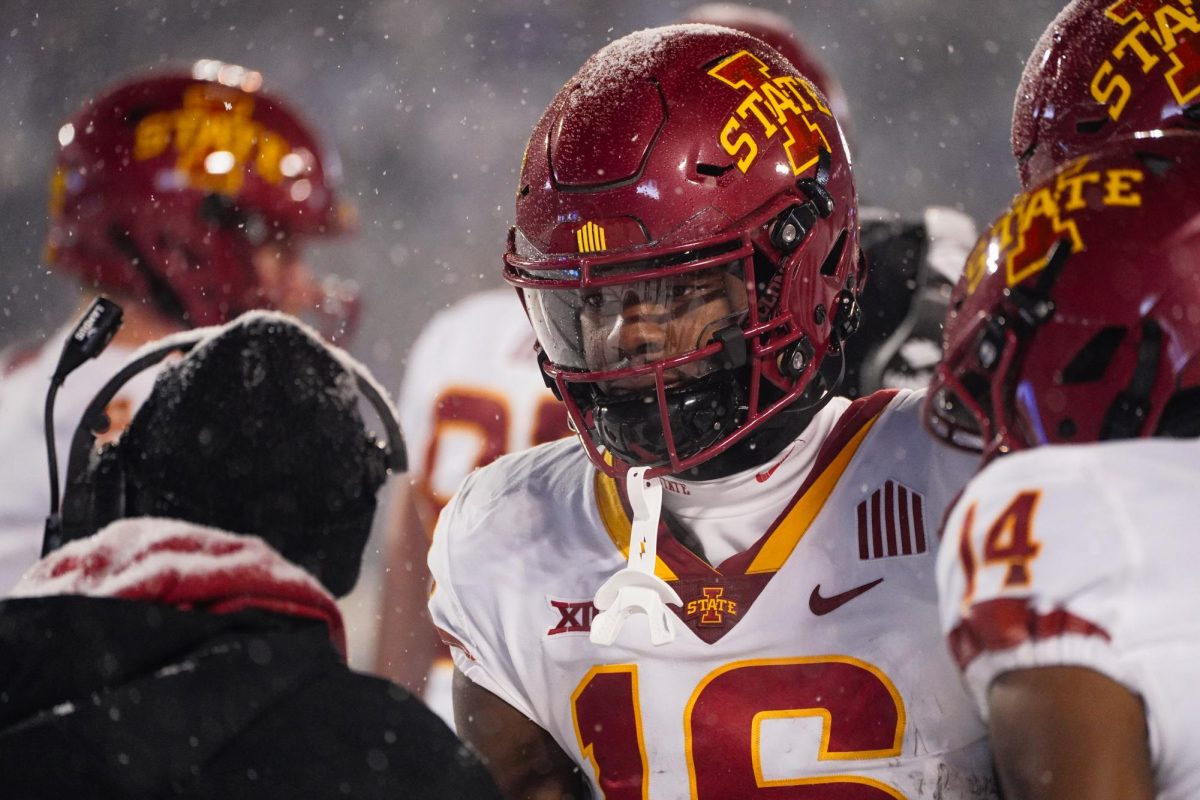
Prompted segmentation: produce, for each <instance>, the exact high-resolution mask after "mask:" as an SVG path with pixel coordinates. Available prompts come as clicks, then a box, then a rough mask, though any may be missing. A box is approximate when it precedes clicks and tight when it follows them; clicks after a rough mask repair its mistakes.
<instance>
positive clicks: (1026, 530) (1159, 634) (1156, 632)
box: [938, 439, 1200, 800]
mask: <svg viewBox="0 0 1200 800" xmlns="http://www.w3.org/2000/svg"><path fill="white" fill-rule="evenodd" d="M1198 517H1200V442H1197V441H1195V440H1168V439H1153V440H1147V439H1139V440H1137V441H1125V442H1105V443H1100V444H1088V445H1071V446H1055V447H1039V448H1037V449H1034V450H1029V451H1024V452H1019V453H1014V454H1012V455H1007V456H1004V457H1003V458H1001V459H999V460H998V461H996V462H994V463H992V464H990V465H988V467H987V468H986V469H984V470H983V471H982V472H980V474H979V475H978V476H976V477H975V478H974V479H972V480H971V482H970V484H969V485H968V487H967V489H966V491H965V492H964V493H963V496H962V498H961V499H960V500H959V501H958V502H957V503H956V504H955V506H954V509H953V511H952V513H951V514H950V515H949V517H948V518H947V520H946V528H945V531H944V533H943V542H942V549H941V555H940V557H939V559H938V584H939V587H940V591H941V606H942V611H941V614H942V627H943V630H944V632H945V633H946V634H947V636H948V637H949V641H950V645H951V649H952V650H953V652H954V655H955V657H956V658H957V660H958V662H959V664H960V666H961V667H962V668H963V670H964V673H965V675H966V679H967V682H968V683H969V685H970V689H971V691H972V693H973V694H974V695H975V699H976V702H977V703H978V704H979V708H980V709H981V710H982V711H983V712H984V713H985V714H986V712H987V692H988V687H989V686H990V685H991V682H992V680H993V679H994V678H995V677H996V676H997V675H999V674H1000V673H1002V672H1006V671H1008V670H1012V669H1020V668H1026V667H1038V666H1063V665H1070V666H1082V667H1088V668H1091V669H1094V670H1096V671H1098V672H1100V673H1102V674H1104V675H1107V676H1109V677H1110V678H1112V679H1113V680H1116V681H1118V682H1120V683H1122V684H1124V685H1125V686H1126V687H1127V688H1128V689H1129V690H1130V691H1132V692H1135V693H1136V694H1138V695H1140V696H1141V698H1142V700H1143V702H1144V704H1145V708H1146V720H1147V723H1148V726H1149V731H1150V750H1151V756H1152V758H1153V763H1154V770H1155V779H1156V781H1157V785H1158V792H1159V794H1158V796H1159V797H1161V798H1180V800H1182V798H1196V797H1200V750H1198V749H1197V748H1196V746H1195V744H1194V743H1193V742H1192V739H1191V734H1192V730H1193V728H1194V727H1195V723H1196V720H1200V697H1198V696H1197V694H1196V692H1195V684H1196V678H1197V677H1198V676H1200V668H1197V666H1196V665H1197V664H1200V584H1198V583H1197V579H1196V559H1197V556H1198V555H1200V548H1198V547H1197V544H1196V537H1195V531H1194V529H1193V528H1192V526H1193V525H1194V524H1195V521H1196V519H1197V518H1198Z"/></svg>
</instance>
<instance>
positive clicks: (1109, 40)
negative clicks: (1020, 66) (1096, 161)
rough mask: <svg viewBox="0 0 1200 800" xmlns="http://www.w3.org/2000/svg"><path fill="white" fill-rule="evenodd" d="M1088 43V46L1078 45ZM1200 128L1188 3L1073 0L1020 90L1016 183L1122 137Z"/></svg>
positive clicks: (1196, 44) (1199, 20) (1197, 60)
mask: <svg viewBox="0 0 1200 800" xmlns="http://www.w3.org/2000/svg"><path fill="white" fill-rule="evenodd" d="M1085 43H1086V44H1085ZM1168 129H1184V130H1200V17H1198V16H1197V10H1196V8H1195V6H1194V4H1193V3H1192V2H1191V0H1073V2H1071V3H1069V4H1068V5H1067V7H1066V8H1064V9H1063V10H1062V11H1061V12H1060V13H1059V15H1058V17H1056V18H1055V20H1054V21H1053V22H1052V23H1050V26H1049V27H1048V28H1046V31H1045V33H1043V34H1042V37H1041V39H1040V40H1039V41H1038V43H1037V46H1036V47H1034V50H1033V54H1032V55H1031V56H1030V57H1029V60H1028V61H1026V62H1025V72H1024V74H1022V76H1021V83H1020V85H1019V86H1018V87H1017V97H1016V102H1015V103H1014V105H1013V127H1012V148H1013V155H1014V156H1015V157H1016V159H1017V166H1018V171H1019V172H1020V175H1021V183H1022V185H1023V186H1029V185H1030V184H1031V183H1033V182H1034V181H1037V180H1040V179H1041V178H1042V177H1044V176H1045V175H1047V174H1049V173H1050V172H1052V171H1053V170H1054V169H1055V168H1056V167H1058V166H1061V165H1062V164H1065V163H1066V162H1068V161H1070V160H1071V159H1073V158H1075V157H1077V156H1080V155H1083V154H1084V153H1087V152H1089V151H1091V150H1094V149H1096V148H1098V147H1100V146H1101V145H1103V144H1104V143H1105V142H1107V141H1109V140H1110V139H1113V138H1115V137H1119V136H1121V135H1127V134H1131V133H1134V132H1137V131H1149V130H1168Z"/></svg>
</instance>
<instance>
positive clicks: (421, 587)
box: [375, 480, 438, 697]
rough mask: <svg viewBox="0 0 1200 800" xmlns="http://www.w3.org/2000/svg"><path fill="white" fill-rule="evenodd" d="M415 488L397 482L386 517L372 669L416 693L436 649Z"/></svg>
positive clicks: (420, 690) (425, 543)
mask: <svg viewBox="0 0 1200 800" xmlns="http://www.w3.org/2000/svg"><path fill="white" fill-rule="evenodd" d="M415 494H416V490H415V489H414V488H413V486H412V485H411V484H410V483H409V482H407V481H403V480H401V481H397V482H396V488H395V493H394V495H393V498H392V503H391V507H390V509H389V512H388V516H387V518H386V526H387V527H386V530H385V532H384V542H385V543H386V544H385V547H386V548H387V555H386V561H385V565H384V576H383V602H382V606H381V608H380V613H379V631H378V636H377V642H378V645H377V650H376V655H375V671H376V673H378V674H379V675H382V676H383V677H385V678H387V679H388V680H391V681H395V682H396V683H398V684H400V685H401V686H404V687H405V688H407V689H408V690H409V691H411V692H413V693H414V694H416V695H417V696H418V697H420V696H421V695H423V694H424V692H425V679H426V676H427V675H428V674H429V668H430V666H431V665H432V664H433V660H434V658H435V657H436V655H437V651H438V638H437V633H436V632H435V630H434V627H433V624H432V623H431V622H430V620H429V610H428V601H429V582H430V580H429V567H428V565H427V563H426V556H427V555H428V550H429V538H428V537H427V536H426V534H425V526H424V524H423V523H422V521H421V518H420V516H419V515H418V513H417V504H416V502H415Z"/></svg>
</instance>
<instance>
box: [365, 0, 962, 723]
mask: <svg viewBox="0 0 1200 800" xmlns="http://www.w3.org/2000/svg"><path fill="white" fill-rule="evenodd" d="M679 21H680V22H683V23H705V24H711V25H722V26H724V27H727V28H733V29H735V30H740V31H743V32H745V33H749V34H751V35H752V36H757V37H758V38H759V39H762V40H763V41H764V42H766V43H767V44H769V45H771V46H772V47H774V48H775V49H776V50H778V51H779V52H780V54H782V55H783V56H784V57H785V58H787V59H788V61H790V62H791V63H792V65H793V66H795V67H796V68H797V70H798V71H799V72H800V73H801V74H802V75H805V76H806V77H808V78H809V79H810V80H812V82H813V83H815V84H816V85H817V88H818V89H820V90H821V92H822V93H823V94H824V96H825V98H826V101H827V104H828V106H829V109H830V111H832V112H833V115H834V117H835V118H836V119H837V120H838V121H839V123H840V124H841V125H842V127H843V129H845V128H847V120H848V119H849V107H848V103H847V100H846V93H845V92H844V91H843V89H842V86H841V84H840V82H839V81H838V80H837V79H836V78H835V77H834V76H833V74H832V73H830V72H829V71H828V70H826V69H825V68H824V66H823V65H822V64H821V63H820V61H819V60H818V59H817V58H816V57H815V56H814V54H813V53H812V52H811V50H810V49H809V48H807V47H805V46H804V45H803V43H802V42H801V41H800V39H799V37H798V36H797V35H796V32H795V30H794V28H793V26H792V25H791V23H790V22H788V20H787V19H785V18H784V17H783V16H781V15H779V14H776V13H774V12H771V11H767V10H765V9H758V8H751V7H749V6H744V5H737V4H734V3H707V4H704V5H700V6H696V7H695V8H692V9H690V10H689V11H688V12H687V13H686V14H685V15H684V16H683V17H682V18H681V19H680V20H679ZM864 213H865V214H867V215H869V219H861V220H860V230H861V234H860V235H861V244H862V247H863V250H864V252H865V253H866V255H867V259H868V262H869V263H870V264H871V280H870V281H868V282H867V285H866V287H864V288H863V289H862V296H861V300H862V306H863V309H864V310H863V313H862V322H861V324H860V327H859V330H858V332H857V333H856V334H855V336H854V337H853V338H852V339H851V340H850V341H849V342H848V343H847V344H846V353H845V362H846V363H845V376H844V378H843V379H842V381H841V383H840V384H839V392H840V393H841V394H844V395H846V396H848V397H851V398H855V397H859V396H862V395H868V394H871V393H872V392H873V391H876V390H877V389H880V388H883V387H885V386H886V387H907V388H919V387H922V386H924V385H925V384H926V383H928V380H929V377H930V375H931V374H932V370H933V366H934V365H935V364H936V363H937V360H938V358H939V357H940V356H941V321H942V318H943V317H944V316H945V312H946V303H947V300H948V298H949V296H950V290H951V288H952V287H953V286H954V282H955V281H956V280H957V278H958V275H959V273H960V272H961V270H962V265H963V263H964V262H965V261H966V257H967V254H968V253H969V252H970V250H971V247H972V246H973V245H974V243H975V239H976V233H975V225H974V222H973V221H972V220H971V219H970V218H969V217H967V216H966V215H965V214H962V213H961V212H958V211H956V210H954V209H952V208H941V207H934V208H929V209H926V210H925V212H924V214H923V216H922V219H921V220H920V221H913V220H905V219H902V218H901V217H900V216H899V215H898V214H893V213H889V212H887V211H885V210H883V209H870V210H864ZM485 320H486V322H484V321H485ZM481 323H482V324H483V326H484V327H485V328H486V329H487V330H489V331H494V332H495V334H494V335H492V336H489V337H487V339H486V340H485V341H483V342H480V341H479V339H478V337H476V336H474V335H472V333H473V331H474V330H476V329H478V327H480V325H481ZM523 340H527V341H528V345H529V346H528V347H526V344H525V341H523ZM515 342H520V344H519V345H514V343H515ZM532 342H533V339H532V333H531V332H530V330H529V324H528V321H527V320H526V317H525V314H524V312H523V311H522V310H521V308H520V304H519V303H518V301H517V299H516V298H515V297H513V294H512V292H511V291H508V290H494V291H492V292H486V293H480V294H478V295H476V296H472V297H470V298H468V299H467V300H465V301H462V302H460V303H457V304H455V305H454V306H453V307H451V308H449V309H447V310H445V311H443V312H440V313H439V314H438V315H437V317H435V319H434V321H432V322H431V323H430V324H429V326H428V327H427V328H426V329H425V330H424V331H423V332H422V335H421V336H420V337H419V338H418V339H417V342H416V343H415V344H414V345H413V349H412V351H411V355H410V356H409V367H408V370H407V377H406V378H405V381H404V383H403V386H402V389H401V392H400V402H399V404H400V410H401V415H402V416H403V417H404V429H405V431H407V432H408V436H409V445H410V448H411V449H412V450H413V452H414V453H416V454H418V458H419V460H417V461H416V462H415V463H414V464H413V465H412V470H411V472H410V483H411V491H405V490H404V489H399V490H398V491H397V493H396V494H395V496H394V498H393V503H392V511H391V513H390V516H389V519H390V524H389V526H388V538H389V540H390V541H389V548H388V551H389V561H388V567H387V573H386V574H387V579H386V580H385V582H384V594H383V612H382V614H381V616H380V625H379V634H378V652H377V659H376V669H377V671H378V672H379V673H380V674H382V675H385V676H386V677H388V678H391V679H392V680H395V681H397V682H398V683H402V684H404V685H406V686H408V687H409V688H410V689H411V690H412V691H414V692H417V693H421V692H423V695H424V698H425V700H426V702H428V703H429V704H430V705H431V706H432V707H434V708H435V709H437V710H439V711H440V712H441V713H443V715H444V716H445V717H446V719H447V721H452V716H453V715H452V713H451V711H450V687H449V681H448V678H449V676H450V674H451V670H452V665H451V662H450V653H449V651H448V650H446V649H445V647H444V646H439V644H438V640H437V638H436V635H435V633H434V631H433V628H432V626H430V625H429V623H428V615H427V613H426V610H425V603H426V599H427V594H428V593H427V591H426V586H427V583H428V580H427V569H426V566H425V554H426V550H427V548H428V541H429V536H430V535H431V534H432V531H433V525H434V523H435V522H436V520H437V513H438V512H439V511H440V510H441V508H442V507H443V506H444V505H445V503H446V501H447V500H448V499H449V497H450V495H451V494H452V493H453V490H454V489H456V488H457V487H458V485H459V484H460V483H461V482H462V479H463V478H465V477H466V476H467V474H469V473H470V472H471V470H473V469H475V468H477V467H480V466H483V465H484V464H487V463H490V462H491V461H492V460H494V459H495V458H497V457H499V456H500V455H503V454H504V453H509V452H516V451H518V450H521V449H524V448H526V447H530V446H532V445H534V444H538V443H540V442H544V441H550V440H551V439H554V438H559V437H561V436H565V435H567V434H568V433H569V431H568V429H567V426H566V410H565V408H563V407H562V406H561V404H558V403H556V402H555V400H554V397H553V395H552V394H550V392H549V391H548V390H547V389H545V388H544V386H543V381H542V378H541V374H540V372H539V371H538V370H537V367H536V364H535V363H534V362H532V361H531V360H530V359H529V358H528V353H527V352H522V351H521V348H524V349H525V350H530V349H531V348H532ZM481 347H485V348H488V349H487V350H486V351H485V352H481V351H480V348H481ZM530 432H532V435H530ZM419 454H424V456H423V457H420V455H419ZM431 665H432V669H431Z"/></svg>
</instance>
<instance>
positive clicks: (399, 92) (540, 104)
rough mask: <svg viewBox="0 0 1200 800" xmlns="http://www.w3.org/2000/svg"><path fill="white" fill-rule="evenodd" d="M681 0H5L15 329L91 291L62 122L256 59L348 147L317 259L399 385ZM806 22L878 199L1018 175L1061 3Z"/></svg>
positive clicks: (820, 3) (796, 14)
mask: <svg viewBox="0 0 1200 800" xmlns="http://www.w3.org/2000/svg"><path fill="white" fill-rule="evenodd" d="M689 5H690V4H689V3H685V2H681V0H668V1H667V2H648V1H647V0H591V2H585V1H584V0H543V1H542V2H534V1H533V0H488V1H486V2H482V1H480V2H477V1H476V0H375V1H374V2H359V3H336V2H330V0H285V1H283V2H280V1H278V0H244V1H238V0H228V1H226V2H208V1H207V0H192V1H191V2H167V0H156V1H153V2H152V1H148V0H108V2H93V1H92V0H0V64H2V67H0V69H2V70H3V73H2V74H3V77H4V79H3V80H2V81H0V269H2V270H3V273H2V274H3V278H2V279H0V347H4V346H6V345H8V344H11V343H12V342H14V341H15V340H18V339H28V338H38V337H42V336H45V335H47V333H49V332H50V331H52V330H54V329H55V328H57V327H58V326H60V325H61V324H62V323H63V321H64V320H65V318H66V317H67V316H68V315H69V313H70V311H71V309H73V308H74V305H75V302H76V299H75V297H74V296H73V295H72V293H71V290H70V285H69V283H67V282H66V281H64V280H62V279H61V278H59V277H58V276H55V275H50V274H47V273H46V270H45V269H44V268H43V267H42V266H41V265H40V264H39V259H40V256H41V248H42V236H43V234H44V231H45V206H46V194H47V187H48V176H49V174H50V169H51V164H52V155H53V147H54V146H55V144H56V141H55V133H56V131H57V130H58V127H59V125H60V124H61V123H62V122H63V120H65V118H66V117H68V116H69V115H70V114H71V113H73V112H74V111H75V110H76V109H77V108H78V107H79V106H80V105H81V104H82V103H83V101H84V100H85V99H86V98H87V97H88V96H89V95H92V94H95V93H96V92H98V91H100V90H102V89H104V88H106V87H107V86H109V85H111V84H112V83H113V82H114V81H115V80H117V79H119V78H121V77H123V76H127V75H129V74H131V73H134V72H136V71H138V70H140V69H142V68H145V67H147V66H156V67H159V68H161V67H162V66H164V65H168V64H187V63H190V62H191V61H193V60H195V59H197V58H215V59H221V60H224V61H230V62H234V63H239V64H242V65H244V66H247V67H250V68H254V69H257V70H260V71H261V72H262V73H263V74H264V76H265V80H266V84H265V87H266V88H267V89H268V90H270V91H273V92H275V93H278V94H280V95H282V96H283V97H285V98H287V99H288V100H290V101H291V102H292V105H293V106H295V107H298V108H299V109H300V110H301V111H302V112H305V113H306V115H307V117H308V118H309V120H310V121H311V122H312V123H313V124H314V125H315V126H316V127H317V128H318V129H319V130H320V132H321V133H322V134H323V136H324V139H325V140H326V142H327V143H328V144H331V145H333V146H334V147H335V148H336V149H337V150H338V151H339V152H340V154H341V158H342V162H343V166H344V173H345V183H344V188H345V191H346V193H347V194H348V195H349V196H350V197H352V198H353V199H354V200H355V201H356V203H357V205H358V209H359V214H360V220H361V232H360V234H359V235H358V237H357V238H356V239H354V240H348V241H345V242H340V243H338V244H335V245H330V246H323V247H321V248H319V249H317V250H316V251H315V252H314V253H313V255H312V258H311V261H312V263H313V265H314V267H315V268H316V269H317V270H318V271H321V270H322V269H330V270H336V271H338V272H341V273H343V274H347V275H351V276H353V277H355V278H357V279H358V280H359V282H360V283H361V284H362V285H363V287H364V290H365V294H366V297H367V298H368V305H367V307H366V309H365V313H364V321H363V327H362V329H361V332H360V335H359V337H358V339H357V341H355V342H354V343H353V344H352V346H351V350H352V351H353V352H354V353H355V355H357V356H358V357H360V358H361V359H362V360H364V361H365V362H367V364H368V365H369V366H371V367H372V368H373V369H374V370H375V371H376V373H377V374H378V375H379V377H380V379H381V380H382V381H383V382H384V383H385V384H387V385H388V386H389V387H391V388H393V389H394V388H395V387H396V385H397V383H398V381H399V379H400V376H401V374H402V371H403V364H404V358H405V355H406V353H407V350H408V345H409V343H410V342H411V341H412V339H413V337H414V336H415V335H416V334H417V332H418V331H419V330H420V327H421V325H422V324H423V323H424V321H425V320H426V319H428V318H429V317H430V316H431V315H432V314H433V313H434V311H435V310H436V309H438V308H440V307H442V306H443V305H445V304H447V303H449V302H452V301H453V300H455V299H457V298H459V297H461V296H463V295H465V294H467V293H469V292H471V291H473V290H476V289H480V288H487V287H490V286H493V285H496V284H497V283H498V282H499V278H498V275H499V265H500V253H501V252H502V250H503V247H504V236H505V230H506V228H507V225H508V224H509V220H510V218H511V215H512V211H511V209H512V197H513V194H512V193H513V190H514V188H515V185H516V171H517V168H518V166H519V164H520V158H521V153H522V151H523V149H524V145H525V141H526V139H527V137H528V135H529V132H530V130H531V128H532V126H533V124H534V122H535V121H536V120H537V117H538V115H539V114H540V113H541V111H542V110H543V108H544V107H545V106H546V104H547V103H548V102H549V100H550V99H551V97H552V96H553V95H554V93H555V92H556V91H557V90H558V88H559V87H560V86H561V85H562V83H563V82H564V81H565V80H566V79H567V78H569V77H570V76H571V74H572V73H573V72H574V71H575V70H576V68H577V67H578V66H579V65H580V64H581V63H582V62H583V60H584V59H585V58H586V57H587V56H588V55H590V54H591V53H592V52H593V51H595V50H597V49H598V48H600V47H601V46H602V45H604V44H605V43H606V42H608V41H610V40H612V39H613V38H616V37H619V36H621V35H623V34H625V33H628V32H630V31H633V30H636V29H638V28H643V27H647V26H651V25H657V24H663V23H666V22H669V21H671V20H672V19H673V18H674V17H676V16H677V15H678V14H680V13H681V12H682V10H683V9H685V8H687V7H688V6H689ZM755 5H759V6H761V7H764V8H771V9H773V10H776V11H779V12H782V13H783V14H785V15H787V16H788V17H789V18H790V19H792V20H794V21H795V23H796V27H797V29H798V30H799V31H800V32H801V35H802V37H803V38H804V39H805V41H806V42H808V43H809V45H810V47H812V48H814V49H818V50H819V51H820V52H821V54H822V56H823V58H824V61H825V62H826V63H827V65H828V66H829V67H830V68H831V69H832V71H833V72H834V73H835V74H837V75H839V76H840V78H841V80H842V83H843V84H844V86H845V88H846V92H847V94H848V96H849V98H850V103H851V107H852V112H853V113H852V121H851V125H850V127H851V129H852V132H853V136H854V139H855V144H856V151H855V157H856V164H855V167H856V173H857V174H858V176H859V178H858V180H859V191H860V194H861V196H862V199H863V201H864V202H869V203H871V204H874V205H885V206H890V207H893V208H896V209H898V210H900V211H907V212H909V213H911V214H916V213H918V212H919V210H920V208H922V207H923V206H925V205H929V204H935V203H937V204H949V205H956V206H958V207H960V208H962V209H963V210H965V211H967V212H968V213H970V214H972V215H974V216H976V217H977V219H979V221H981V222H985V221H987V220H988V219H990V218H991V217H992V216H993V215H994V214H995V213H996V212H998V211H999V210H1000V208H1001V206H1002V205H1003V204H1004V203H1005V202H1006V201H1007V200H1008V199H1009V197H1010V195H1011V194H1012V193H1013V192H1014V191H1015V190H1016V185H1017V184H1016V177H1015V170H1014V168H1013V165H1012V159H1011V156H1010V154H1009V150H1008V131H1009V121H1010V113H1011V108H1012V98H1013V93H1014V89H1015V87H1016V83H1017V80H1018V78H1019V77H1020V74H1021V68H1022V63H1023V61H1024V59H1025V57H1026V56H1027V55H1028V53H1029V51H1030V50H1031V49H1032V47H1033V43H1034V41H1035V40H1036V38H1037V36H1038V35H1039V34H1040V33H1041V31H1042V29H1043V28H1044V27H1045V26H1046V25H1047V23H1048V22H1049V21H1050V20H1051V19H1052V18H1053V16H1054V14H1055V13H1056V12H1057V10H1058V9H1059V7H1060V6H1061V2H1060V1H1059V0H1006V2H1003V3H990V2H982V1H981V0H867V1H863V2H860V1H858V0H813V1H812V2H802V0H793V2H788V1H787V0H778V1H770V0H764V1H763V2H758V3H755Z"/></svg>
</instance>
